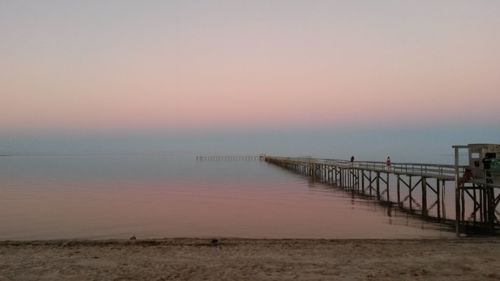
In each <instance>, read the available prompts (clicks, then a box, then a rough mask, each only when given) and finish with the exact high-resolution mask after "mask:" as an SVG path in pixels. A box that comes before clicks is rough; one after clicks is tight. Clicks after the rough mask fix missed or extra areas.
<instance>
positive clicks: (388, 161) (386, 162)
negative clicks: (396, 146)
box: [385, 156, 391, 171]
mask: <svg viewBox="0 0 500 281" xmlns="http://www.w3.org/2000/svg"><path fill="white" fill-rule="evenodd" d="M385 166H386V169H387V171H390V170H391V157H389V156H387V160H386V161H385Z"/></svg>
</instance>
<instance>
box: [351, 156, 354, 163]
mask: <svg viewBox="0 0 500 281" xmlns="http://www.w3.org/2000/svg"><path fill="white" fill-rule="evenodd" d="M353 162H354V155H353V156H351V163H353Z"/></svg>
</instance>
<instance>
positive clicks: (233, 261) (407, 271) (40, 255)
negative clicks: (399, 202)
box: [0, 238, 500, 281]
mask: <svg viewBox="0 0 500 281" xmlns="http://www.w3.org/2000/svg"><path fill="white" fill-rule="evenodd" d="M499 259H500V238H463V239H456V238H452V239H408V240H405V239H243V238H222V239H220V240H218V239H208V238H204V239H202V238H172V239H152V240H46V241H43V240H39V241H2V242H0V268H2V273H1V274H2V275H1V276H0V277H3V278H6V280H17V279H22V280H68V279H72V280H76V279H78V280H90V279H96V280H117V279H127V280H291V279H294V280H312V279H313V280H412V279H415V278H416V279H419V278H420V279H419V280H450V281H451V280H458V279H459V280H498V279H500V273H498V272H497V271H498V264H497V263H498V260H499ZM2 280H4V279H2Z"/></svg>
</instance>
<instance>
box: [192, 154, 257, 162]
mask: <svg viewBox="0 0 500 281" xmlns="http://www.w3.org/2000/svg"><path fill="white" fill-rule="evenodd" d="M264 158H265V155H198V156H196V160H198V161H255V160H264Z"/></svg>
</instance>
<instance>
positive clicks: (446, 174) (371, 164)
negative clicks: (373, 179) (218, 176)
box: [266, 156, 466, 180]
mask: <svg viewBox="0 0 500 281" xmlns="http://www.w3.org/2000/svg"><path fill="white" fill-rule="evenodd" d="M266 158H269V159H276V160H280V161H292V162H302V163H310V164H321V165H335V166H337V167H341V168H351V169H362V170H371V171H374V172H377V171H378V172H389V173H392V174H411V175H414V176H425V177H432V178H440V179H446V180H454V179H455V166H454V165H446V164H424V163H404V162H403V163H391V165H387V163H386V162H381V161H353V162H351V161H348V160H341V159H327V158H309V157H274V156H268V157H266ZM465 168H466V166H460V167H459V172H460V174H461V175H462V174H463V172H464V171H465Z"/></svg>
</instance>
